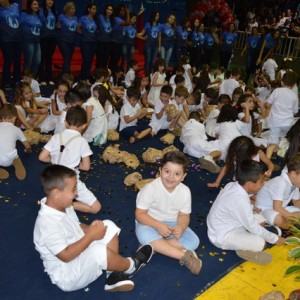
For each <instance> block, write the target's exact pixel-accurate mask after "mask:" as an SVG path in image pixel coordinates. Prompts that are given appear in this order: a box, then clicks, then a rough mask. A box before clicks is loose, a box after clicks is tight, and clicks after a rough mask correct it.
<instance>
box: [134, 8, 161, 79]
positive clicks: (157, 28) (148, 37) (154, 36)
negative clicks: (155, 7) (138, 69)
mask: <svg viewBox="0 0 300 300" xmlns="http://www.w3.org/2000/svg"><path fill="white" fill-rule="evenodd" d="M158 20H159V12H158V11H153V12H152V13H151V15H150V18H149V22H147V23H146V25H145V27H144V28H143V30H142V31H141V32H139V33H138V35H137V36H138V37H139V38H142V39H144V40H145V45H144V57H145V65H144V69H145V71H146V73H147V74H150V73H151V72H152V71H153V70H152V69H153V67H154V65H155V60H156V57H157V54H158V49H160V48H161V24H159V22H158Z"/></svg>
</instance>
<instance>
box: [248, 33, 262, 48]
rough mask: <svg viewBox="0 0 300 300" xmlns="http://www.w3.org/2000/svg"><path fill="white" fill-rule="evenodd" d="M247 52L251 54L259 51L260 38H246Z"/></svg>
mask: <svg viewBox="0 0 300 300" xmlns="http://www.w3.org/2000/svg"><path fill="white" fill-rule="evenodd" d="M247 42H248V47H249V49H248V51H250V52H253V51H258V50H259V49H260V45H261V37H260V36H252V35H250V36H249V37H248V40H247Z"/></svg>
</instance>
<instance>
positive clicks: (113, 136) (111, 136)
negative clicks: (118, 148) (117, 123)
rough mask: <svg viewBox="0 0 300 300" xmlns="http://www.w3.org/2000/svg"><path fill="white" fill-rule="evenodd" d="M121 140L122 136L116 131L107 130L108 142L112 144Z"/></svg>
mask: <svg viewBox="0 0 300 300" xmlns="http://www.w3.org/2000/svg"><path fill="white" fill-rule="evenodd" d="M119 139H120V134H119V132H117V131H116V130H114V129H108V130H107V140H108V141H111V142H116V141H118V140H119Z"/></svg>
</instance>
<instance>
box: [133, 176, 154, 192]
mask: <svg viewBox="0 0 300 300" xmlns="http://www.w3.org/2000/svg"><path fill="white" fill-rule="evenodd" d="M154 179H155V178H148V179H142V180H141V181H138V182H137V183H136V184H135V185H134V189H135V190H136V191H140V190H141V189H142V187H143V186H144V185H146V184H148V183H150V182H152V181H153V180H154Z"/></svg>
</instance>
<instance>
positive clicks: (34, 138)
mask: <svg viewBox="0 0 300 300" xmlns="http://www.w3.org/2000/svg"><path fill="white" fill-rule="evenodd" d="M23 133H24V135H25V137H26V139H27V142H28V143H29V144H30V145H37V144H38V143H40V142H41V143H47V142H48V141H49V140H50V139H51V137H52V135H51V134H40V133H39V132H36V131H32V130H25V131H24V132H23Z"/></svg>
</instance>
